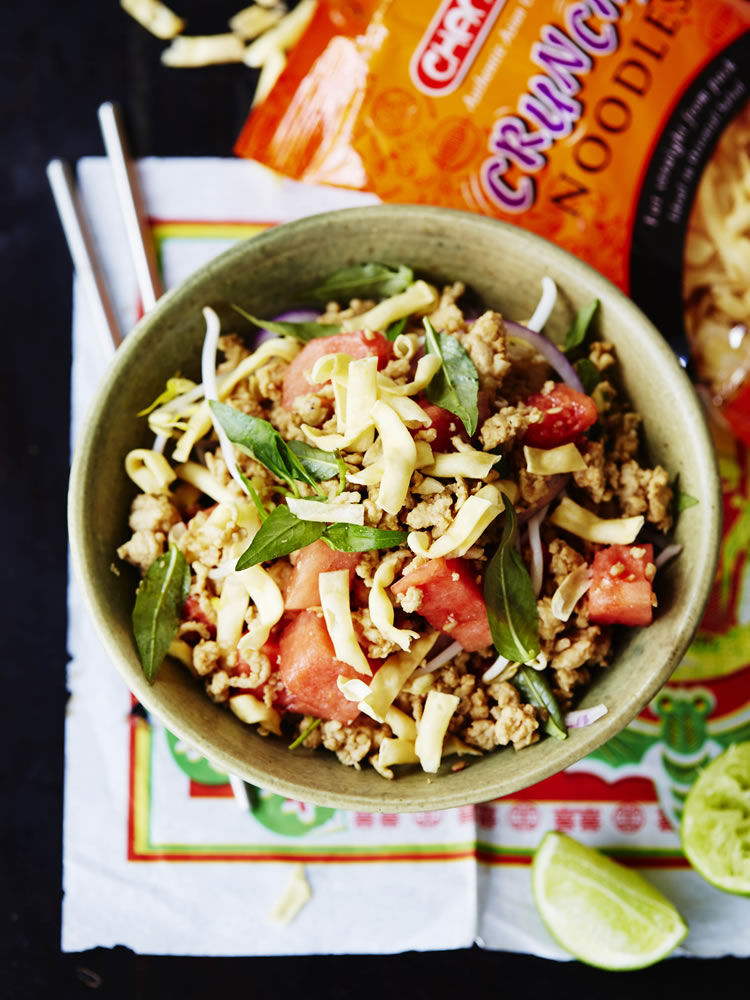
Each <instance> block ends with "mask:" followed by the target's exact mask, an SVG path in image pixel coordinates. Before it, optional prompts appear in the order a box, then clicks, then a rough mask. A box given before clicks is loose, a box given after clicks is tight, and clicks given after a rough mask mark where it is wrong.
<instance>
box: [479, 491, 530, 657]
mask: <svg viewBox="0 0 750 1000" xmlns="http://www.w3.org/2000/svg"><path fill="white" fill-rule="evenodd" d="M503 503H504V505H505V517H504V520H503V534H502V537H501V539H500V544H499V545H498V548H497V552H496V553H495V555H494V556H493V557H492V559H491V560H490V563H489V565H488V567H487V570H486V572H485V575H484V603H485V605H486V607H487V619H488V621H489V623H490V632H491V633H492V641H493V643H494V644H495V649H496V650H497V651H498V653H499V654H500V655H501V656H505V657H507V659H509V660H517V661H518V662H519V663H525V662H527V661H528V660H533V659H534V657H535V656H537V655H538V653H539V649H540V645H539V615H538V613H537V609H536V597H535V595H534V588H533V586H532V583H531V578H530V576H529V573H528V570H527V569H526V566H525V565H524V563H523V559H521V556H520V554H519V552H518V550H517V549H516V546H515V536H516V530H517V520H516V512H515V509H514V508H513V504H512V503H511V502H510V500H509V499H508V498H507V496H505V494H503Z"/></svg>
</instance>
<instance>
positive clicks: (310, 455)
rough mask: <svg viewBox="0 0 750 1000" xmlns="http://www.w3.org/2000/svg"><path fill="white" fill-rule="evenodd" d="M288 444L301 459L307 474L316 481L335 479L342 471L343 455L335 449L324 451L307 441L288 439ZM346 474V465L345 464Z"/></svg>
mask: <svg viewBox="0 0 750 1000" xmlns="http://www.w3.org/2000/svg"><path fill="white" fill-rule="evenodd" d="M287 446H288V447H289V449H290V450H291V451H293V452H294V454H295V455H296V456H297V458H298V459H299V462H300V464H301V465H302V467H303V468H304V469H305V471H306V472H307V474H308V475H309V476H311V477H312V478H313V479H314V480H315V481H316V482H318V483H323V482H325V481H326V480H327V479H335V478H336V476H338V475H339V474H340V472H341V456H340V455H339V454H338V452H335V451H323V450H322V449H321V448H314V447H313V446H312V445H311V444H307V442H306V441H288V442H287ZM344 474H345V475H346V466H344Z"/></svg>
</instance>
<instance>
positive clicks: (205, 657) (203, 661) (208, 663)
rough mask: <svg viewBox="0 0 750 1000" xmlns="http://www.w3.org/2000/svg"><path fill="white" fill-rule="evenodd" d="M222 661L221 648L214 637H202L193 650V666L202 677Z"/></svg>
mask: <svg viewBox="0 0 750 1000" xmlns="http://www.w3.org/2000/svg"><path fill="white" fill-rule="evenodd" d="M220 662H221V649H220V648H219V644H218V642H214V641H213V640H212V639H201V641H200V642H199V643H198V645H197V646H196V647H195V649H194V650H193V667H194V668H195V672H196V673H197V674H198V675H199V676H200V677H205V676H206V675H207V674H210V673H211V671H212V670H215V669H216V667H218V666H219V663H220Z"/></svg>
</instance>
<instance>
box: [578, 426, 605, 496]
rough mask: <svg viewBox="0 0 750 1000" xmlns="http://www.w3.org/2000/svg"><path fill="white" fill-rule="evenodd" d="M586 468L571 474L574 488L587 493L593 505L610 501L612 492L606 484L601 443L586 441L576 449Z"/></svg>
mask: <svg viewBox="0 0 750 1000" xmlns="http://www.w3.org/2000/svg"><path fill="white" fill-rule="evenodd" d="M578 450H579V452H580V453H581V455H582V457H583V460H584V461H585V463H586V468H585V469H582V470H581V471H580V472H574V473H573V481H574V482H575V484H576V486H577V487H578V488H579V489H581V490H583V491H584V492H585V493H587V494H588V495H589V496H590V497H591V499H592V500H593V501H594V503H597V504H598V503H602V502H604V501H607V500H611V499H612V490H611V489H610V488H609V487H608V484H607V475H606V468H605V450H604V444H603V443H602V442H601V441H586V443H585V444H581V445H579V447H578Z"/></svg>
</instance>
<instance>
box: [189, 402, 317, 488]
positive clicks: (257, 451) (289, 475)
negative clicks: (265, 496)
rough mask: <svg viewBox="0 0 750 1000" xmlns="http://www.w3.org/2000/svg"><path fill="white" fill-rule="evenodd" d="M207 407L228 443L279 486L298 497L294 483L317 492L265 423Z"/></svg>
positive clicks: (222, 408)
mask: <svg viewBox="0 0 750 1000" xmlns="http://www.w3.org/2000/svg"><path fill="white" fill-rule="evenodd" d="M208 405H209V406H210V407H211V412H212V413H213V414H214V415H215V417H216V419H217V420H218V421H219V423H220V424H221V426H222V427H223V428H224V430H225V432H226V435H227V437H228V438H229V440H230V441H231V442H232V443H233V444H236V445H237V446H238V447H240V448H243V449H244V450H245V451H246V452H248V453H249V454H251V455H252V456H253V457H254V458H255V459H256V460H257V461H258V462H260V463H261V465H265V467H266V468H267V469H268V471H269V472H272V473H273V475H274V476H276V477H277V478H278V479H280V480H281V481H282V482H285V483H288V484H289V485H290V486H291V487H292V490H293V492H294V494H295V496H296V495H298V491H297V488H296V486H295V485H294V482H295V480H297V481H298V482H300V483H307V484H308V485H309V486H312V487H313V488H314V489H316V490H317V485H316V481H315V479H313V477H312V476H311V475H310V474H309V473H308V471H307V470H306V469H305V467H304V466H303V464H302V463H301V461H300V460H299V458H297V456H296V455H295V453H294V452H293V451H292V450H291V449H290V448H289V445H288V444H287V443H286V441H285V440H284V439H283V437H282V436H281V435H280V434H279V432H278V431H277V430H276V428H275V427H274V426H273V425H272V424H269V422H268V421H267V420H261V418H260V417H252V416H250V414H249V413H243V412H242V411H241V410H238V409H236V408H235V407H234V406H228V405H227V404H226V403H218V402H216V401H215V400H211V402H210V403H209V404H208Z"/></svg>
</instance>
